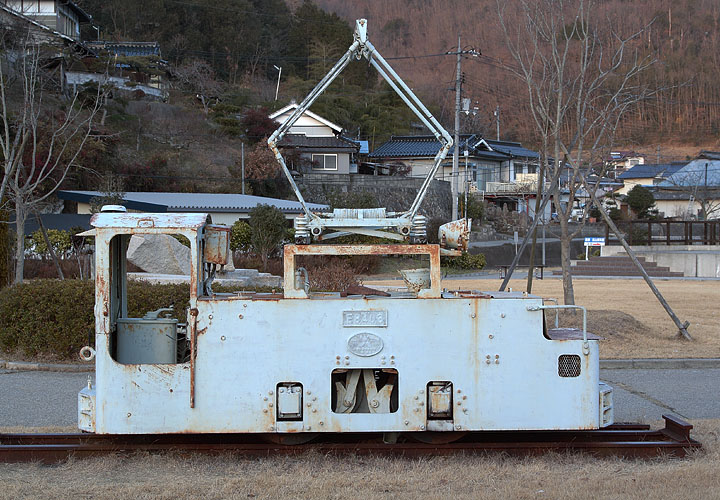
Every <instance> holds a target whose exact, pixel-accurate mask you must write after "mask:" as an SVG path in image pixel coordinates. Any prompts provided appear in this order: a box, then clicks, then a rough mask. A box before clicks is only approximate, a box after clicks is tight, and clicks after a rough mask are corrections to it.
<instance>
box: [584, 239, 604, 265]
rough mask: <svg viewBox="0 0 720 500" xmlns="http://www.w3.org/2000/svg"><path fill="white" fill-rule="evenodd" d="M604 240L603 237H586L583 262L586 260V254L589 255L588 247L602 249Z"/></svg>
mask: <svg viewBox="0 0 720 500" xmlns="http://www.w3.org/2000/svg"><path fill="white" fill-rule="evenodd" d="M604 246H605V238H603V237H595V236H591V237H587V238H585V260H588V254H589V253H590V247H604Z"/></svg>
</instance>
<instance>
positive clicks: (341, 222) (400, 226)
mask: <svg viewBox="0 0 720 500" xmlns="http://www.w3.org/2000/svg"><path fill="white" fill-rule="evenodd" d="M363 57H364V58H365V59H367V60H368V62H369V63H370V64H371V65H372V66H373V67H374V68H375V69H377V71H378V73H380V76H382V77H383V78H384V79H385V81H387V82H388V84H389V85H390V87H392V89H393V90H394V91H395V92H396V93H397V94H398V96H400V98H401V99H402V100H403V102H405V104H407V106H408V107H409V108H410V109H411V110H412V111H413V113H415V115H416V116H417V117H418V118H419V119H420V121H422V122H423V124H425V126H426V127H428V129H430V131H431V132H432V133H433V134H434V135H435V137H436V138H437V139H438V141H440V144H441V146H440V149H439V151H438V153H437V155H435V160H434V163H433V167H432V168H431V169H430V171H429V172H428V175H427V177H426V178H425V180H424V182H423V184H422V186H421V188H420V190H419V191H418V194H417V196H416V197H415V200H414V201H413V203H412V205H411V206H410V208H409V209H408V210H407V211H405V212H398V213H395V212H390V213H386V212H385V209H380V208H378V209H367V210H363V209H358V210H335V211H334V213H332V214H315V213H312V212H311V211H310V210H309V209H308V207H307V204H306V203H305V199H304V198H303V196H302V194H301V193H300V190H299V189H298V187H297V184H296V183H295V180H294V179H293V177H292V174H291V173H290V170H289V169H288V167H287V165H286V164H285V159H284V158H283V156H282V154H280V150H279V149H278V146H277V145H278V142H279V141H280V140H281V139H282V138H283V137H284V136H285V134H286V133H287V132H288V131H289V130H290V128H291V127H292V126H293V124H295V122H296V121H297V120H298V119H300V117H301V116H302V115H303V113H304V112H305V111H307V110H308V109H309V108H310V106H311V105H312V104H313V102H315V100H316V99H317V98H318V97H319V96H320V94H322V93H323V92H324V91H325V90H326V89H327V88H328V86H329V85H330V84H331V83H332V82H333V81H334V80H335V78H337V77H338V75H340V73H342V71H343V70H344V69H345V67H346V66H347V65H348V64H349V63H350V61H352V60H353V59H357V60H360V59H361V58H363ZM452 145H453V140H452V137H450V134H449V133H448V132H447V131H446V130H445V129H444V128H443V126H442V125H440V123H439V122H438V121H437V120H436V119H435V117H434V116H433V115H432V113H430V111H429V110H428V109H427V108H426V107H425V105H424V104H423V103H422V102H421V101H420V99H418V98H417V96H416V95H415V94H414V93H413V91H412V90H411V89H410V87H408V86H407V85H406V84H405V82H404V81H403V80H402V78H400V76H399V75H398V74H397V73H396V72H395V70H393V69H392V67H391V66H390V65H389V64H388V62H387V61H386V60H385V59H384V58H383V57H382V56H381V55H380V53H379V52H378V51H377V49H376V48H375V47H374V46H373V44H372V43H370V40H368V38H367V21H366V20H365V19H358V20H357V21H356V22H355V34H354V39H353V43H352V44H351V45H350V48H348V50H347V52H345V54H344V55H343V56H342V57H341V58H340V59H339V60H338V61H337V63H335V66H333V67H332V69H331V70H330V71H329V72H328V74H327V75H325V77H324V78H323V79H322V80H320V82H319V83H318V84H317V85H316V86H315V88H314V89H313V90H312V91H311V92H310V93H309V94H308V95H307V97H305V99H304V100H303V101H302V102H301V103H300V104H299V105H298V107H297V108H295V111H294V112H293V113H292V114H291V115H290V116H289V117H288V119H287V120H285V122H284V123H283V124H282V125H280V127H279V128H278V129H277V130H276V131H275V132H274V133H273V134H272V135H271V136H270V138H269V139H268V146H270V149H271V150H272V152H273V153H274V154H275V157H276V158H277V161H278V162H279V163H280V166H281V167H282V169H283V172H284V173H285V176H286V177H287V179H288V181H289V182H290V186H292V189H293V191H294V193H295V196H297V199H298V201H299V202H300V204H301V205H302V207H303V211H304V212H305V216H304V217H298V218H297V219H296V221H295V230H296V235H295V241H296V243H300V244H309V243H310V241H311V240H312V237H315V238H319V237H320V236H321V235H322V234H323V232H324V231H325V230H326V229H332V230H336V231H343V232H350V233H357V234H366V235H373V236H383V237H386V238H392V239H404V238H405V237H408V238H409V240H410V243H425V242H426V241H427V235H426V233H425V218H424V217H423V216H420V215H418V210H419V209H420V205H421V204H422V202H423V199H424V198H425V195H426V194H427V191H428V188H429V186H430V182H431V181H432V179H433V178H434V177H435V174H436V173H437V171H438V168H440V163H441V162H442V161H443V160H444V159H445V157H446V156H447V153H448V151H449V150H450V148H451V147H452ZM386 230H391V231H392V232H387V231H386ZM393 232H394V233H396V234H393ZM378 233H379V234H378Z"/></svg>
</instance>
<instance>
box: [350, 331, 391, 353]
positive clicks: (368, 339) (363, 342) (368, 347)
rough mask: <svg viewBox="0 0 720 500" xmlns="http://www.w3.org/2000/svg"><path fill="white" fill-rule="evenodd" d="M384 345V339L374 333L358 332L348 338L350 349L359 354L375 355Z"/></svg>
mask: <svg viewBox="0 0 720 500" xmlns="http://www.w3.org/2000/svg"><path fill="white" fill-rule="evenodd" d="M383 346H384V344H383V340H382V339H381V338H380V337H378V336H377V335H373V334H372V333H366V332H363V333H358V334H356V335H353V336H352V337H350V338H349V339H348V350H349V351H350V352H351V353H353V354H355V355H357V356H374V355H375V354H377V353H379V352H380V351H382V350H383Z"/></svg>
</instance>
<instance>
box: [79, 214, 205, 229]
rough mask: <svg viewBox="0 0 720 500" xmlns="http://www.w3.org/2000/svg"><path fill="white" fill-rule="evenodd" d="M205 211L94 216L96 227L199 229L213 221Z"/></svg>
mask: <svg viewBox="0 0 720 500" xmlns="http://www.w3.org/2000/svg"><path fill="white" fill-rule="evenodd" d="M211 222H212V221H211V219H210V215H208V214H205V213H165V214H152V213H123V212H101V213H97V214H95V215H93V216H92V218H91V219H90V225H92V226H93V227H95V228H118V229H120V228H155V229H199V228H201V227H203V226H204V225H205V224H209V223H211Z"/></svg>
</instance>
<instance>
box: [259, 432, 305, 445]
mask: <svg viewBox="0 0 720 500" xmlns="http://www.w3.org/2000/svg"><path fill="white" fill-rule="evenodd" d="M317 436H318V433H317V432H284V433H278V434H265V436H264V439H265V441H267V442H268V443H272V444H282V445H286V446H295V445H298V444H305V443H309V442H310V441H312V440H313V439H315V438H316V437H317Z"/></svg>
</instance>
